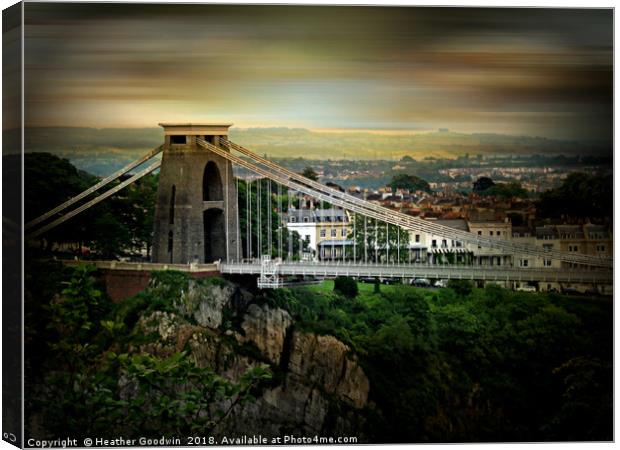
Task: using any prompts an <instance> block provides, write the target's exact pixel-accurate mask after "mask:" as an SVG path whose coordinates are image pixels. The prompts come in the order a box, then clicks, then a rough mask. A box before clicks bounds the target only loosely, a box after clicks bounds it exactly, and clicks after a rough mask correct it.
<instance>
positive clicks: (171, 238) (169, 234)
mask: <svg viewBox="0 0 620 450" xmlns="http://www.w3.org/2000/svg"><path fill="white" fill-rule="evenodd" d="M173 246H174V239H173V235H172V231H169V232H168V253H172V248H173Z"/></svg>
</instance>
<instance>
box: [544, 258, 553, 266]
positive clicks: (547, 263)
mask: <svg viewBox="0 0 620 450" xmlns="http://www.w3.org/2000/svg"><path fill="white" fill-rule="evenodd" d="M543 265H544V266H545V267H551V260H550V259H545V260H544V261H543Z"/></svg>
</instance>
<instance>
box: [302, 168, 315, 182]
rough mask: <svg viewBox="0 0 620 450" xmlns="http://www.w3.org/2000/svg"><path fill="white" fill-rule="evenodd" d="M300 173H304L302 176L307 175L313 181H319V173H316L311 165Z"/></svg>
mask: <svg viewBox="0 0 620 450" xmlns="http://www.w3.org/2000/svg"><path fill="white" fill-rule="evenodd" d="M300 175H302V176H304V177H306V178H308V179H310V180H312V181H319V174H318V173H316V171H315V170H314V169H313V168H312V167H310V166H307V167H306V168H305V169H304V170H303V171H302V172H301V174H300Z"/></svg>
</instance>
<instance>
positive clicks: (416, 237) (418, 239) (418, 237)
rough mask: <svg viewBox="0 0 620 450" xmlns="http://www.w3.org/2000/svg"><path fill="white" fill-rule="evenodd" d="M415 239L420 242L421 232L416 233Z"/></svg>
mask: <svg viewBox="0 0 620 450" xmlns="http://www.w3.org/2000/svg"><path fill="white" fill-rule="evenodd" d="M415 241H416V242H420V235H419V234H416V235H415Z"/></svg>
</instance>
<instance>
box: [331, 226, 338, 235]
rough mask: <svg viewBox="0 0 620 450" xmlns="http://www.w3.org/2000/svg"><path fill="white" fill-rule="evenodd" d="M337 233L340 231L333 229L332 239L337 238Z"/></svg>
mask: <svg viewBox="0 0 620 450" xmlns="http://www.w3.org/2000/svg"><path fill="white" fill-rule="evenodd" d="M337 231H338V230H336V229H335V228H332V237H336V236H337V234H336V232H337Z"/></svg>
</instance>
